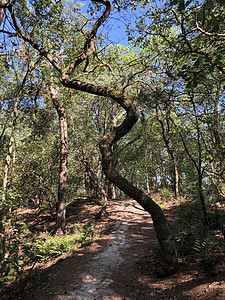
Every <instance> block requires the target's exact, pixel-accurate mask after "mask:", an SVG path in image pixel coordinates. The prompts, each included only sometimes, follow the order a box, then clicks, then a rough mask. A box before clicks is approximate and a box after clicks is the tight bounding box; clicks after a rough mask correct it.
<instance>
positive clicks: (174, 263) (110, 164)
mask: <svg viewBox="0 0 225 300" xmlns="http://www.w3.org/2000/svg"><path fill="white" fill-rule="evenodd" d="M92 1H93V2H97V3H100V4H102V5H104V6H105V10H104V11H103V13H102V15H101V16H100V17H99V18H98V19H97V20H96V21H95V23H94V24H93V27H92V29H91V30H90V31H89V34H88V35H87V36H86V41H85V43H84V47H83V51H82V52H81V53H80V54H79V55H78V56H77V57H76V58H75V59H74V60H72V61H71V62H70V63H69V64H68V66H67V67H65V68H64V67H61V66H60V65H59V64H58V63H57V59H54V58H53V57H52V56H51V54H50V53H49V52H48V51H47V50H46V49H44V48H43V47H42V46H40V45H39V44H38V43H36V42H35V41H34V40H33V39H32V38H31V37H30V36H29V35H28V34H27V33H25V32H23V31H22V30H21V28H20V26H19V24H18V22H17V20H16V16H15V13H14V9H13V5H9V7H8V9H9V12H10V14H11V18H12V22H13V25H14V27H15V29H16V31H17V33H18V34H19V35H20V36H21V37H22V38H23V39H24V40H25V41H26V42H28V43H29V44H30V45H32V47H33V48H34V49H36V50H37V51H39V53H40V54H41V55H42V56H44V57H45V58H46V59H47V60H48V61H49V62H50V63H51V64H52V66H53V67H54V68H55V69H56V70H58V72H59V73H60V76H61V78H60V82H61V83H62V84H63V85H64V86H65V87H69V88H72V89H75V90H79V91H84V92H87V93H90V94H94V95H99V96H103V97H107V98H111V99H112V100H114V101H116V102H117V104H119V105H120V106H121V107H122V108H124V109H125V110H126V118H125V119H124V121H123V122H122V124H121V125H119V126H117V127H116V128H115V129H114V130H113V131H111V132H109V133H107V134H105V136H104V137H103V139H102V140H101V142H100V150H101V153H102V167H103V170H104V172H105V174H106V176H107V178H108V179H109V180H110V181H111V182H112V183H114V184H115V185H116V186H117V187H118V188H120V189H121V190H122V191H123V192H124V193H126V194H127V195H128V196H130V197H132V198H133V199H135V200H137V202H138V203H140V205H141V206H142V207H143V208H144V209H145V210H146V211H148V212H149V213H150V214H151V216H152V219H153V224H154V227H155V231H156V235H157V238H158V241H159V244H160V247H161V250H162V261H161V265H160V266H159V268H158V270H159V273H160V274H161V275H169V274H172V273H173V272H175V271H176V270H177V268H178V260H177V251H176V246H175V241H174V239H173V237H172V233H171V230H170V228H169V225H168V223H167V221H166V218H165V216H164V214H163V212H162V210H161V208H160V207H159V206H158V205H157V204H156V203H155V202H154V201H153V200H152V199H151V198H150V197H148V196H147V195H145V194H144V193H143V192H142V191H141V190H140V189H138V188H136V187H135V186H133V185H132V184H131V183H130V182H128V181H127V180H126V179H125V178H123V177H122V176H121V175H120V174H119V173H118V172H117V171H116V161H117V160H116V156H115V154H114V153H113V151H112V145H113V144H114V143H116V142H117V141H118V140H119V139H120V138H122V137H123V136H125V135H126V134H127V133H128V132H129V131H130V130H131V129H132V127H133V125H134V124H135V123H136V122H137V120H138V117H139V116H138V113H137V110H136V107H135V106H134V105H133V101H132V100H131V99H129V98H128V97H126V96H125V95H124V93H123V92H120V91H117V90H115V89H113V88H110V87H109V88H107V87H104V86H98V85H95V84H91V83H87V82H83V81H80V80H78V78H80V76H81V75H82V74H80V75H77V76H76V77H74V78H72V76H73V74H74V72H73V71H74V69H76V68H77V67H78V66H79V65H80V64H81V63H83V62H84V61H85V60H87V58H88V57H90V55H92V54H93V52H94V51H95V38H96V34H97V31H98V29H99V27H100V26H101V25H102V24H103V22H105V20H106V19H107V18H108V16H109V14H110V12H111V9H112V3H111V2H110V1H108V0H92ZM103 66H107V67H108V68H109V69H110V70H111V67H110V66H109V65H107V64H104V65H100V66H96V67H95V68H94V69H93V70H92V71H90V73H92V72H93V71H94V70H95V69H96V68H98V67H103ZM85 70H86V68H85ZM87 74H88V73H87Z"/></svg>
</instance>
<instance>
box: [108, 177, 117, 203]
mask: <svg viewBox="0 0 225 300" xmlns="http://www.w3.org/2000/svg"><path fill="white" fill-rule="evenodd" d="M108 199H109V200H114V199H116V191H115V187H114V184H113V183H112V182H111V181H109V182H108Z"/></svg>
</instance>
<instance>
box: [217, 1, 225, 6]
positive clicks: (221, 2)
mask: <svg viewBox="0 0 225 300" xmlns="http://www.w3.org/2000/svg"><path fill="white" fill-rule="evenodd" d="M217 2H218V3H220V4H222V5H225V0H217Z"/></svg>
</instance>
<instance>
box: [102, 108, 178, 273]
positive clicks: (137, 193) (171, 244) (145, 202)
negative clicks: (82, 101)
mask: <svg viewBox="0 0 225 300" xmlns="http://www.w3.org/2000/svg"><path fill="white" fill-rule="evenodd" d="M126 111H127V116H126V118H125V120H124V121H123V123H122V124H121V125H120V126H118V127H117V128H115V129H114V130H113V131H111V132H109V133H107V134H106V135H105V136H104V137H103V139H102V140H101V142H100V151H101V154H102V166H103V170H104V172H105V174H106V176H107V178H108V179H109V180H110V181H111V182H113V183H114V184H115V185H116V186H117V187H118V188H119V189H121V190H122V191H123V192H124V193H126V194H127V195H128V196H130V197H131V198H133V199H135V200H136V201H137V202H138V203H139V204H140V205H141V206H142V207H143V208H144V209H145V210H146V211H147V212H149V213H150V214H151V216H152V220H153V224H154V228H155V231H156V235H157V238H158V241H159V244H160V247H161V252H162V256H161V264H160V266H159V267H158V273H159V275H169V274H172V273H174V272H175V271H176V270H177V268H178V260H177V250H176V246H175V241H174V238H173V236H172V233H171V230H170V228H169V225H168V223H167V220H166V218H165V216H164V214H163V211H162V210H161V208H160V207H159V206H158V205H157V204H156V203H155V202H154V201H153V200H152V199H151V198H150V197H148V196H147V195H146V194H145V193H144V192H143V191H141V190H140V189H138V188H137V187H135V186H133V184H131V183H130V182H129V181H128V180H127V179H125V178H124V177H122V176H121V175H120V174H119V173H118V172H117V171H116V169H115V166H116V162H117V159H116V156H115V154H114V153H113V152H112V149H111V148H112V145H113V143H115V142H116V141H118V140H119V139H120V138H121V137H122V136H124V135H125V134H127V133H128V132H129V131H130V130H131V128H132V127H133V125H134V124H135V123H136V122H137V120H138V114H137V111H136V108H135V107H134V106H133V105H131V106H128V107H127V109H126Z"/></svg>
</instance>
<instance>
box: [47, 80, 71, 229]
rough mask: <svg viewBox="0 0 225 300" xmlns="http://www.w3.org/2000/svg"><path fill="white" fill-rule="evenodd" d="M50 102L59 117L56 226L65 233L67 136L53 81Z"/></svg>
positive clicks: (63, 112)
mask: <svg viewBox="0 0 225 300" xmlns="http://www.w3.org/2000/svg"><path fill="white" fill-rule="evenodd" d="M49 89H50V94H51V99H52V102H53V104H54V106H55V108H56V110H57V113H58V116H59V128H60V165H59V185H58V200H57V202H56V224H57V231H58V232H60V231H61V232H63V233H64V232H65V224H66V181H67V162H68V138H67V136H68V134H67V118H66V110H65V107H63V106H62V105H61V104H60V103H59V100H58V98H57V93H56V89H55V87H54V83H53V80H52V79H51V80H50V84H49Z"/></svg>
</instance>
